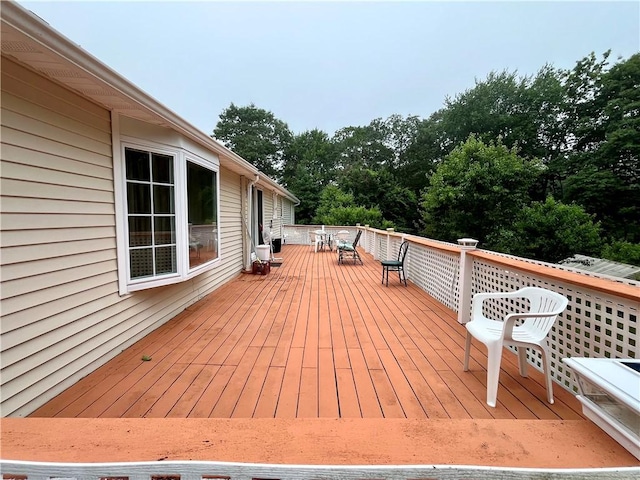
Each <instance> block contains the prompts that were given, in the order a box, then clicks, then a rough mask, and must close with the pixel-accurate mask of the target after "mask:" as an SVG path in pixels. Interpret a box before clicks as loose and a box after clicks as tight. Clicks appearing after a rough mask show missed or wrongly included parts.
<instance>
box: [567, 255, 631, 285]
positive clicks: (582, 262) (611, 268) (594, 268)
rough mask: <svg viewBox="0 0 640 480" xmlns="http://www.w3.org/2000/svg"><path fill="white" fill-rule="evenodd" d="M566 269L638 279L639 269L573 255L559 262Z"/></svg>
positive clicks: (624, 264)
mask: <svg viewBox="0 0 640 480" xmlns="http://www.w3.org/2000/svg"><path fill="white" fill-rule="evenodd" d="M560 263H561V264H562V265H565V266H567V267H572V268H576V269H579V270H585V271H587V272H593V273H598V274H601V275H609V276H611V277H619V278H630V279H632V280H638V279H640V267H638V266H635V265H628V264H626V263H619V262H614V261H612V260H605V259H603V258H595V257H589V256H587V255H578V254H576V255H574V256H573V257H570V258H567V259H565V260H562V261H561V262H560Z"/></svg>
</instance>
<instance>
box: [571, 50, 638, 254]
mask: <svg viewBox="0 0 640 480" xmlns="http://www.w3.org/2000/svg"><path fill="white" fill-rule="evenodd" d="M603 57H604V59H603V60H602V61H600V62H598V61H597V60H596V58H595V55H594V54H591V55H590V56H589V57H586V58H584V59H583V60H581V61H580V62H578V63H577V65H576V67H575V68H574V70H573V71H572V72H571V73H570V74H569V75H568V81H567V85H568V89H569V91H570V92H571V94H573V95H574V96H575V97H574V98H573V99H572V100H573V103H572V109H571V115H572V116H571V117H570V119H571V121H572V123H573V125H574V130H575V132H576V140H575V146H574V149H573V151H572V152H571V154H570V156H569V159H568V162H567V179H566V182H565V188H564V196H563V200H564V201H565V202H566V203H568V202H575V203H579V204H580V205H582V206H584V207H585V209H586V210H587V211H588V212H590V213H593V214H595V215H596V216H597V218H598V219H599V220H600V221H601V223H602V225H603V229H604V231H605V232H606V235H607V236H609V237H611V238H614V239H619V240H624V241H630V242H634V243H638V242H640V223H639V222H638V221H637V220H638V218H640V54H635V55H633V56H632V57H630V58H629V59H628V60H626V61H621V62H619V63H617V64H616V65H614V66H613V67H612V68H611V69H610V70H608V71H606V65H607V63H606V59H607V57H608V52H607V53H605V55H604V56H603Z"/></svg>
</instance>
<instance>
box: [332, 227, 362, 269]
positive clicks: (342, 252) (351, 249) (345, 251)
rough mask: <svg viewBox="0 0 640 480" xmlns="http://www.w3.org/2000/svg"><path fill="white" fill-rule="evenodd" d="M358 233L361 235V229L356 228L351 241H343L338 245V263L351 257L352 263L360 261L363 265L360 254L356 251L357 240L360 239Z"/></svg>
mask: <svg viewBox="0 0 640 480" xmlns="http://www.w3.org/2000/svg"><path fill="white" fill-rule="evenodd" d="M360 235H362V230H358V233H357V234H356V238H355V240H354V241H353V243H351V244H349V243H343V244H339V245H338V263H339V264H341V263H343V262H344V261H345V259H347V258H349V257H351V258H352V259H353V264H354V265H355V263H356V262H360V265H363V263H362V259H361V258H360V254H359V253H358V249H357V246H358V242H359V241H360Z"/></svg>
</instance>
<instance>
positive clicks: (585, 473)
mask: <svg viewBox="0 0 640 480" xmlns="http://www.w3.org/2000/svg"><path fill="white" fill-rule="evenodd" d="M0 472H1V473H2V475H3V479H4V480H12V479H15V480H18V479H19V480H26V479H29V480H50V479H51V480H53V479H55V480H61V479H65V480H71V479H73V480H210V479H228V480H301V479H315V480H320V479H327V480H337V479H345V480H348V479H353V480H356V479H358V480H368V479H371V480H373V479H381V478H384V479H390V480H404V479H407V480H408V479H423V480H439V479H443V480H445V479H464V478H469V479H471V478H474V479H513V478H518V479H532V480H533V479H535V480H543V479H544V480H552V479H558V480H560V479H574V478H575V479H578V478H580V479H592V480H596V479H603V480H604V479H607V480H612V479H616V480H627V479H628V480H631V479H637V478H638V474H640V468H639V467H626V468H598V469H543V468H539V469H538V468H502V467H479V466H465V465H380V466H378V465H366V466H362V465H349V466H342V465H270V464H269V465H268V464H251V463H227V462H203V461H188V462H187V461H185V462H178V461H165V462H130V463H48V462H21V461H12V460H0Z"/></svg>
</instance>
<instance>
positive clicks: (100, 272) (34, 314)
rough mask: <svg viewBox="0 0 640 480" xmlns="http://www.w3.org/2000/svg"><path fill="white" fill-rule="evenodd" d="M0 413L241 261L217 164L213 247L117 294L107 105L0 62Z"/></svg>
mask: <svg viewBox="0 0 640 480" xmlns="http://www.w3.org/2000/svg"><path fill="white" fill-rule="evenodd" d="M1 86H2V112H1V113H2V118H1V128H2V137H1V138H2V150H1V159H0V161H1V168H2V170H1V173H2V175H1V177H2V178H1V182H2V184H1V187H2V190H1V201H2V204H1V208H2V210H1V212H0V213H1V221H2V223H1V225H2V235H1V237H0V238H1V251H0V253H1V262H2V265H1V268H2V276H1V288H2V292H1V294H2V298H1V302H2V305H1V309H2V317H1V320H0V328H1V331H2V341H1V345H0V366H1V367H0V368H1V371H0V373H1V380H0V381H1V386H2V403H1V405H0V408H1V411H0V413H1V415H2V416H24V415H27V414H29V413H30V412H31V411H33V410H34V409H35V408H37V407H38V406H40V405H41V404H43V403H44V402H45V401H47V400H48V399H50V398H52V397H53V396H55V395H56V394H58V393H60V392H61V391H62V390H64V389H65V388H67V387H69V386H71V385H72V384H73V383H75V382H76V381H77V380H78V379H80V378H82V377H83V376H85V375H86V374H88V373H89V372H90V371H92V370H94V369H95V368H97V367H99V366H100V365H102V364H103V363H105V362H106V361H107V360H109V359H110V358H112V357H113V356H115V355H117V354H118V353H120V352H121V351H122V350H123V349H125V348H126V347H127V346H129V345H131V344H132V343H133V342H134V341H135V340H137V339H139V338H141V337H142V336H144V335H146V334H147V333H149V332H150V331H152V330H153V329H155V328H157V327H158V326H160V325H161V324H163V323H164V322H166V321H168V320H170V319H171V318H172V317H174V316H175V315H176V314H178V313H179V312H181V311H182V310H184V308H186V307H187V306H189V305H190V304H192V303H194V302H195V301H197V300H198V299H200V298H202V297H203V296H204V295H206V294H208V293H210V292H212V291H213V290H214V289H215V288H217V287H218V286H220V285H221V284H222V283H224V282H226V281H227V280H229V279H230V278H232V277H233V276H235V275H237V274H238V273H239V272H240V270H241V269H242V244H241V241H242V240H241V239H242V223H241V217H240V204H241V201H240V198H241V194H242V190H241V179H240V176H239V175H237V174H235V173H232V172H230V171H228V170H225V169H224V168H221V170H220V232H221V245H220V251H221V255H222V259H221V262H220V263H219V264H218V265H217V266H216V268H214V269H212V270H210V271H208V272H205V273H202V274H201V275H199V276H197V277H194V278H192V279H190V280H188V281H185V282H182V283H179V284H176V285H171V286H166V287H158V288H154V289H149V290H143V291H139V292H136V293H134V294H130V295H126V296H120V295H119V294H118V291H119V290H118V270H117V256H116V255H117V254H116V243H117V242H116V221H115V204H114V198H115V197H114V185H113V166H112V153H111V152H112V147H111V143H110V141H111V140H110V139H111V132H110V128H111V123H110V113H109V112H108V111H107V110H105V109H103V108H102V107H100V106H98V105H96V104H94V103H92V102H90V101H87V100H86V99H84V98H83V97H80V96H78V95H76V94H74V93H72V92H71V91H69V90H66V89H65V88H63V87H60V86H59V85H57V84H55V83H52V82H50V81H48V80H46V79H44V78H43V77H41V76H39V75H37V74H36V73H34V72H32V71H30V70H27V69H25V68H23V67H21V66H19V65H17V64H15V63H13V62H11V61H9V60H6V59H4V58H3V60H2V84H1Z"/></svg>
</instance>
